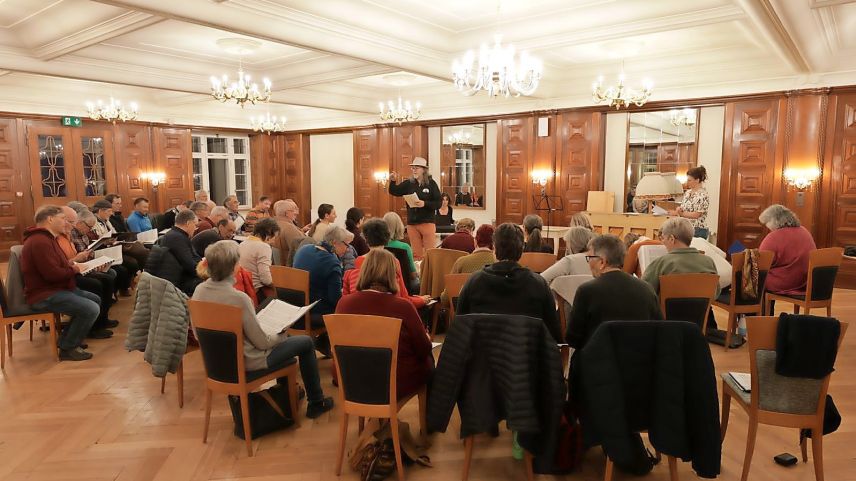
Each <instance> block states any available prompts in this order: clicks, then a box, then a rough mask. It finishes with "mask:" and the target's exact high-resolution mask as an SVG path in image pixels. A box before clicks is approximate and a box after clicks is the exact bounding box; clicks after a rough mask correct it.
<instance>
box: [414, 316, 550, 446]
mask: <svg viewBox="0 0 856 481" xmlns="http://www.w3.org/2000/svg"><path fill="white" fill-rule="evenodd" d="M564 398H565V384H564V380H563V379H562V370H561V361H560V360H559V350H558V349H557V347H556V343H555V341H554V340H553V337H552V336H551V335H550V333H549V332H547V328H546V327H545V326H544V323H543V322H542V321H541V320H540V319H535V318H534V317H527V316H510V315H502V314H468V315H462V316H456V317H455V321H454V322H453V323H452V326H451V328H450V329H449V332H448V333H447V334H446V340H445V342H444V343H443V350H442V352H441V354H440V359H439V361H438V363H437V369H436V370H435V371H434V377H433V380H432V384H431V395H430V396H429V397H428V429H429V430H431V431H441V432H445V431H446V427H447V426H448V424H449V418H450V417H451V416H452V410H453V409H454V407H455V404H456V403H457V405H458V411H459V412H460V415H461V437H462V438H463V437H466V436H470V435H473V434H479V433H496V432H498V428H497V424H498V423H499V421H501V420H503V419H505V420H506V422H507V425H508V428H509V429H511V430H513V431H517V432H518V433H519V434H518V441H519V442H520V445H521V446H523V447H524V448H526V449H527V450H528V451H529V452H531V453H533V454H535V455H539V454H546V455H547V456H551V455H552V453H553V452H554V450H555V441H556V435H557V432H558V428H559V419H560V417H561V409H562V404H563V402H564Z"/></svg>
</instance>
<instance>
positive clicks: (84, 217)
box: [69, 206, 98, 227]
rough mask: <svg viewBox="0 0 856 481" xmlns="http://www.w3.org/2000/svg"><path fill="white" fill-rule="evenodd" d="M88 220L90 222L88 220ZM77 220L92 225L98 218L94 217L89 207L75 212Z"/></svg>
mask: <svg viewBox="0 0 856 481" xmlns="http://www.w3.org/2000/svg"><path fill="white" fill-rule="evenodd" d="M69 207H71V206H69ZM73 208H74V207H72V209H73ZM90 220H91V221H92V222H89V221H90ZM77 221H78V222H85V223H86V225H88V226H89V227H92V226H94V225H95V223H96V222H98V220H97V219H96V218H95V214H93V213H92V211H91V210H89V209H86V210H81V211H79V212H78V213H77Z"/></svg>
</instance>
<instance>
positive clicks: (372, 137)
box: [353, 128, 392, 217]
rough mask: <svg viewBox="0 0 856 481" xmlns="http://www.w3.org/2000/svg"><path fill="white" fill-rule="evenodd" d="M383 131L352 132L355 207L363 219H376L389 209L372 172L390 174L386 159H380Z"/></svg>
mask: <svg viewBox="0 0 856 481" xmlns="http://www.w3.org/2000/svg"><path fill="white" fill-rule="evenodd" d="M387 132H388V129H386V128H371V129H360V130H355V131H354V133H353V135H354V205H355V206H356V207H359V208H360V209H362V211H363V214H364V215H365V216H366V217H379V216H382V215H383V214H385V213H386V212H387V211H388V210H389V209H390V205H391V198H390V196H389V194H388V193H387V192H386V190H385V189H384V188H383V187H382V186H381V185H380V184H378V183H377V182H376V181H375V178H374V173H375V172H387V173H388V172H390V171H391V170H392V166H391V163H390V158H389V156H381V151H382V146H383V145H384V144H385V143H386V144H388V143H387V142H384V139H386V138H388V136H385V135H384V134H385V133H387Z"/></svg>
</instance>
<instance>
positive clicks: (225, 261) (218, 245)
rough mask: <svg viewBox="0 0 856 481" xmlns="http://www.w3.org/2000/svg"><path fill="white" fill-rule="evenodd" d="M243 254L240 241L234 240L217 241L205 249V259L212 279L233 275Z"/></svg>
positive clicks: (217, 279)
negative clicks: (239, 248)
mask: <svg viewBox="0 0 856 481" xmlns="http://www.w3.org/2000/svg"><path fill="white" fill-rule="evenodd" d="M240 258H241V255H240V254H239V253H238V243H237V242H235V241H232V240H221V241H217V242H215V243H213V244H211V245H210V246H208V247H207V248H206V249H205V261H206V262H207V264H208V275H209V276H211V280H214V281H222V280H225V279H228V278H230V277H232V275H233V274H234V273H235V265H236V264H237V263H238V260H239V259H240Z"/></svg>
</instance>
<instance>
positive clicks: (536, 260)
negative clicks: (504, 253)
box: [519, 252, 556, 274]
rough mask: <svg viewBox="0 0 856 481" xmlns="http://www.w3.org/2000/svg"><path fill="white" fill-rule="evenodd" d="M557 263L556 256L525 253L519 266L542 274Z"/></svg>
mask: <svg viewBox="0 0 856 481" xmlns="http://www.w3.org/2000/svg"><path fill="white" fill-rule="evenodd" d="M555 263H556V256H555V255H553V254H548V253H545V252H524V253H523V255H522V256H520V261H519V264H520V265H521V266H523V267H526V268H528V269H529V270H531V271H532V272H535V273H537V274H540V273H542V272H544V271H546V270H547V269H549V268H550V266H552V265H553V264H555Z"/></svg>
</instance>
